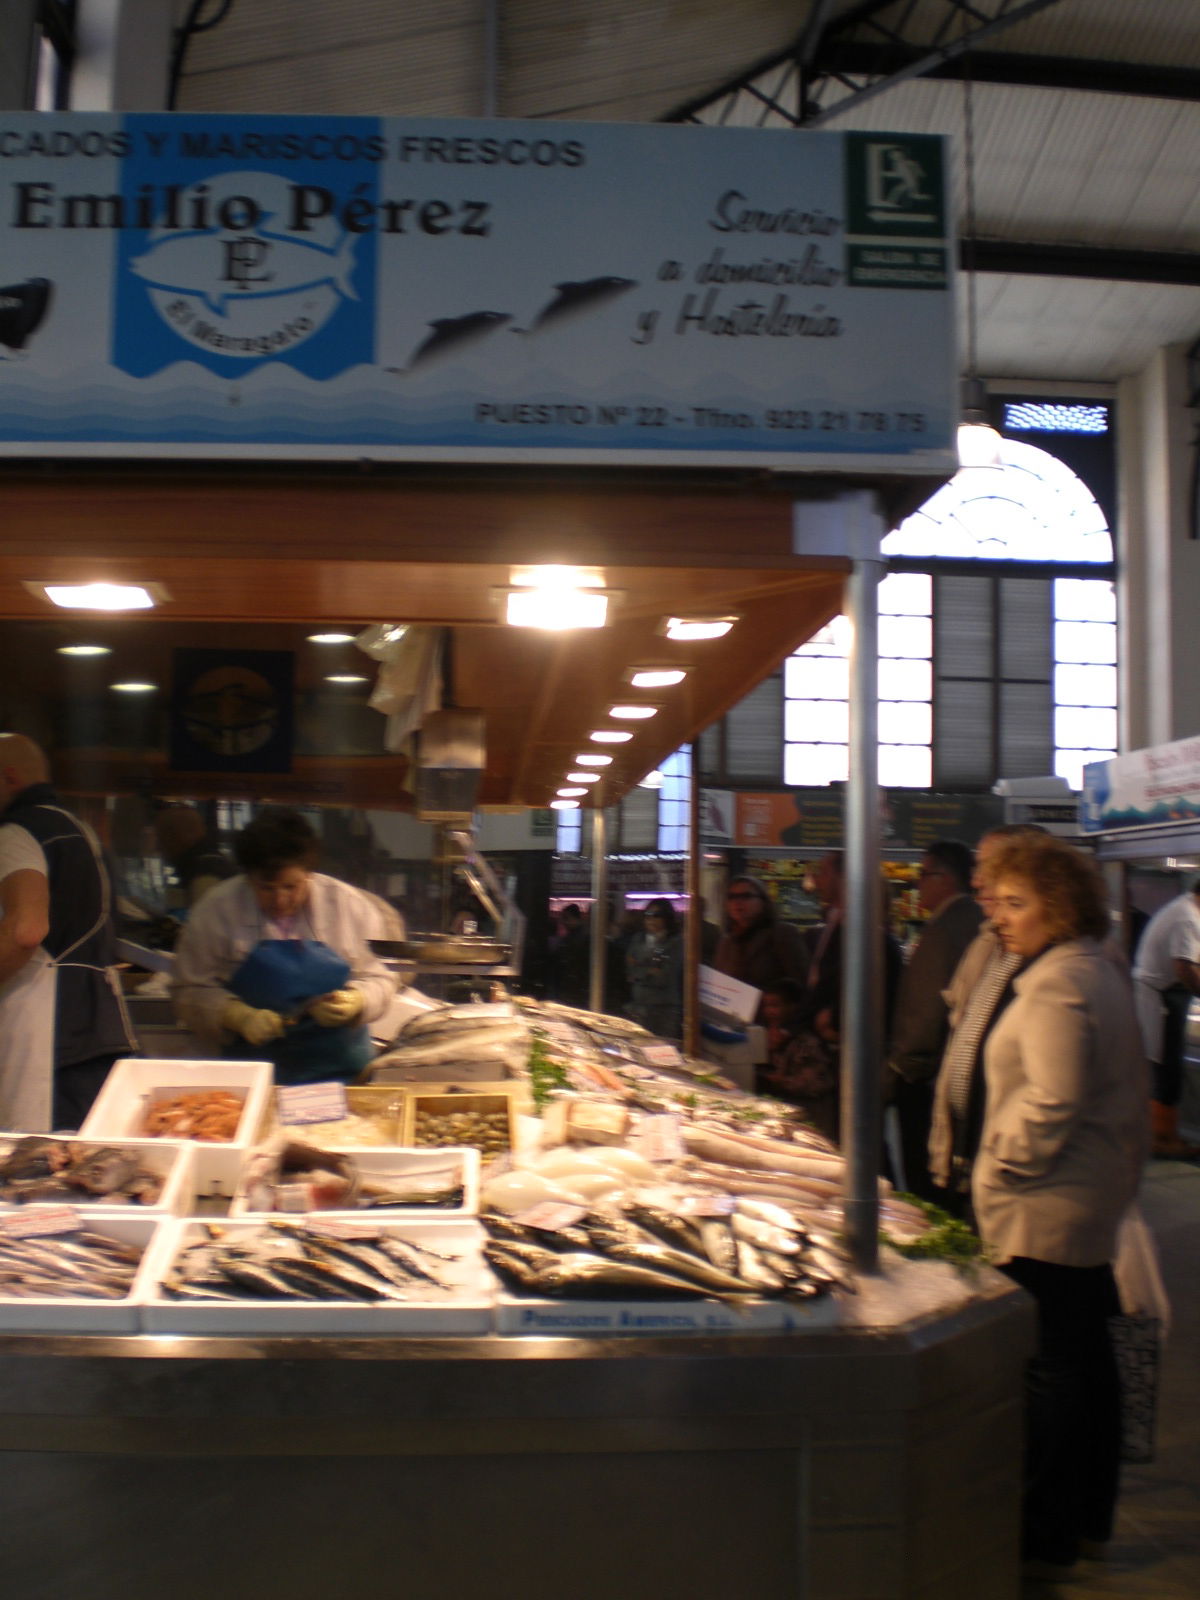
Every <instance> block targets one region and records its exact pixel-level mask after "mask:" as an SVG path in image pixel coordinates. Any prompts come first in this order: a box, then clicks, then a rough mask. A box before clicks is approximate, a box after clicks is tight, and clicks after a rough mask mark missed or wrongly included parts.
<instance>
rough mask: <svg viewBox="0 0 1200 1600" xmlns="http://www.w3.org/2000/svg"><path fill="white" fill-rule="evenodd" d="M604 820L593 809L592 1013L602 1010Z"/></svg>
mask: <svg viewBox="0 0 1200 1600" xmlns="http://www.w3.org/2000/svg"><path fill="white" fill-rule="evenodd" d="M606 822H607V818H606V817H605V815H604V808H603V807H602V806H597V807H596V808H595V810H594V811H593V812H592V915H591V923H590V926H591V939H592V949H591V956H592V965H591V983H590V985H589V988H588V1007H589V1009H590V1010H592V1011H603V1009H604V966H605V958H606V956H607V954H608V940H607V938H606V935H607V933H608V857H607V855H606V854H605V850H606V834H607V828H606Z"/></svg>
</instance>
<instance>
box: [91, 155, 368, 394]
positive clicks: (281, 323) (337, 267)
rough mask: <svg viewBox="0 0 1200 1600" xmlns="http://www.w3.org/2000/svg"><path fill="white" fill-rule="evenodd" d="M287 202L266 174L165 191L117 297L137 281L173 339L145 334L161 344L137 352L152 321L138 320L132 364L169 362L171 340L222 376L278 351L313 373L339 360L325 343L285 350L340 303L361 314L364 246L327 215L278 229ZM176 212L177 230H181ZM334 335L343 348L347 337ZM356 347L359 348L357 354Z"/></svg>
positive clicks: (312, 333) (228, 175)
mask: <svg viewBox="0 0 1200 1600" xmlns="http://www.w3.org/2000/svg"><path fill="white" fill-rule="evenodd" d="M287 208H288V190H287V184H286V182H285V180H284V179H283V178H282V177H279V176H277V175H275V174H272V173H267V172H244V171H236V172H223V173H218V174H215V175H212V176H209V177H206V178H204V179H203V180H201V181H198V182H196V183H193V184H192V185H191V186H190V187H188V188H186V189H178V190H176V191H174V192H173V194H172V197H171V200H170V207H169V210H167V209H164V210H163V211H161V212H160V213H159V215H158V216H157V218H156V220H155V223H154V226H153V227H152V228H150V229H149V230H148V231H147V232H146V234H145V235H144V238H143V239H142V240H141V241H138V242H137V244H136V246H135V247H134V248H132V249H131V251H130V253H129V254H128V255H127V256H126V259H125V263H124V264H125V269H126V274H127V276H126V279H125V283H126V286H127V287H126V288H125V290H124V291H123V298H125V299H126V301H128V294H129V289H128V286H129V285H130V284H131V283H132V280H137V282H138V284H139V285H140V286H141V289H142V291H143V292H144V294H145V295H146V296H147V297H148V300H149V305H150V307H151V308H152V309H153V311H154V312H155V313H156V316H157V319H158V322H159V323H160V324H162V325H165V330H169V331H170V335H172V336H174V337H173V338H170V339H168V340H165V341H164V339H162V338H154V337H153V336H151V339H152V342H153V343H154V344H155V345H160V344H162V345H163V346H164V347H163V348H161V349H154V350H153V351H148V350H147V349H146V336H147V334H148V333H149V327H152V326H153V319H152V321H151V323H150V325H149V327H146V326H143V328H142V329H141V331H140V336H138V337H136V338H135V345H136V347H137V350H136V357H137V361H138V364H139V365H140V364H141V362H142V361H144V360H147V361H149V360H152V365H150V367H149V370H153V369H154V368H155V367H157V366H161V365H165V364H166V363H167V362H169V361H172V360H178V359H179V358H180V351H179V347H178V345H177V344H176V343H175V340H176V339H178V340H182V341H183V342H184V343H185V344H187V345H189V346H191V349H192V353H193V359H199V360H201V361H202V362H203V363H204V364H205V365H206V366H210V367H212V368H213V369H214V370H216V371H218V372H221V373H223V374H225V375H229V376H233V375H235V374H236V373H237V372H239V371H241V372H246V371H249V370H250V369H251V368H252V367H254V366H256V365H259V364H261V363H262V362H264V361H268V360H271V359H278V358H282V359H284V360H287V361H289V362H290V363H291V364H292V365H294V366H297V367H299V368H301V369H302V370H305V371H308V372H309V373H310V375H311V376H314V377H327V376H330V375H331V373H332V372H333V371H336V370H340V369H341V368H342V367H344V366H345V365H346V364H348V362H347V359H346V358H345V357H343V359H335V360H332V361H331V358H330V355H329V353H328V350H327V349H326V352H325V353H324V354H322V355H321V356H320V357H318V356H317V354H316V353H315V352H314V354H313V356H312V357H311V358H307V359H306V358H305V357H301V358H300V359H297V356H296V352H298V351H299V350H300V349H301V347H302V346H304V345H307V344H311V342H312V341H313V340H315V339H316V336H317V335H318V334H320V333H321V332H322V330H323V329H325V328H326V327H327V325H328V324H329V323H330V322H331V321H332V319H333V318H334V317H335V316H337V314H338V313H339V312H340V311H341V310H342V309H343V308H344V307H353V308H355V309H356V311H358V312H360V313H361V314H362V315H363V316H366V317H368V319H369V317H370V308H369V307H366V306H364V305H363V302H364V299H365V298H366V296H367V295H368V294H369V292H370V291H369V287H368V288H367V289H366V290H365V291H364V287H363V284H364V282H366V283H367V284H369V283H370V282H372V281H373V277H372V272H371V269H370V268H369V267H368V266H367V264H366V262H365V260H364V258H365V257H366V256H367V255H368V253H369V252H370V251H371V250H372V249H373V243H372V242H371V241H369V240H366V239H364V237H363V236H362V235H361V234H351V233H347V232H346V231H345V230H344V229H343V228H342V227H341V226H340V224H339V223H338V222H337V221H336V220H334V218H332V217H324V218H316V219H312V220H311V221H310V222H309V223H308V225H307V226H306V228H305V230H304V231H303V232H292V231H285V229H284V226H283V220H284V219H285V218H286V217H287V215H288V209H287ZM183 218H185V219H187V223H188V224H189V225H188V226H180V221H179V219H183ZM197 222H199V224H200V225H199V226H197V225H196V223H197ZM143 304H144V302H143ZM338 326H339V329H340V328H341V324H340V323H339V325H338ZM131 331H132V330H131ZM348 331H349V330H347V332H348ZM163 332H164V329H161V328H160V334H162V333H163ZM364 337H369V335H368V334H364ZM337 342H339V343H341V344H342V347H343V350H344V351H346V350H349V348H350V341H349V340H343V341H337ZM169 347H173V348H169ZM367 353H368V352H366V351H360V353H359V355H358V359H360V360H361V359H363V355H365V354H367ZM132 354H134V352H130V355H132ZM350 359H353V358H352V357H351V358H350ZM119 364H122V365H125V364H126V361H121V362H120V363H119Z"/></svg>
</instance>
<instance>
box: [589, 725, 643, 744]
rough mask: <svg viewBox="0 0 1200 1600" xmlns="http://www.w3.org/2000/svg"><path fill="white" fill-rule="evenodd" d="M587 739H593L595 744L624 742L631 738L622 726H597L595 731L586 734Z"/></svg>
mask: <svg viewBox="0 0 1200 1600" xmlns="http://www.w3.org/2000/svg"><path fill="white" fill-rule="evenodd" d="M588 738H589V739H594V740H595V741H596V743H597V744H625V743H627V741H628V740H630V739H632V738H633V735H632V734H631V733H627V732H626V731H625V729H624V728H597V729H596V731H595V733H589V734H588Z"/></svg>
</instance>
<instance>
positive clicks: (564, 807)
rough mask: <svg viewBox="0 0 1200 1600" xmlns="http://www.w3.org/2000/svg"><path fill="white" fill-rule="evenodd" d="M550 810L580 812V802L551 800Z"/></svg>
mask: <svg viewBox="0 0 1200 1600" xmlns="http://www.w3.org/2000/svg"><path fill="white" fill-rule="evenodd" d="M550 809H551V811H578V810H579V801H578V800H551V802H550Z"/></svg>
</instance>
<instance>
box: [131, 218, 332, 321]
mask: <svg viewBox="0 0 1200 1600" xmlns="http://www.w3.org/2000/svg"><path fill="white" fill-rule="evenodd" d="M356 242H357V241H356V238H355V237H354V236H353V235H349V234H347V235H346V236H344V237H343V239H342V241H341V243H340V244H338V245H336V246H333V247H331V248H327V247H326V246H324V245H319V244H313V243H312V242H311V241H308V240H302V239H292V238H289V237H287V236H286V235H284V234H277V233H269V232H268V231H267V230H266V229H265V228H258V229H256V230H255V231H254V232H253V233H249V234H242V233H231V232H230V231H229V230H227V229H222V228H206V229H204V230H202V231H200V232H196V233H177V234H172V235H170V236H169V237H165V238H162V239H159V240H158V241H157V242H156V243H154V244H152V245H151V246H150V248H149V249H148V250H146V251H145V252H144V253H143V254H142V255H140V256H135V257H134V258H133V260H132V261H130V263H129V268H130V271H131V272H135V273H136V274H137V275H138V277H139V278H142V279H144V280H145V282H146V283H148V284H150V286H151V287H152V288H155V289H166V290H172V291H174V292H175V293H177V294H190V295H194V296H195V297H196V298H197V299H199V300H203V301H204V303H205V304H206V305H207V306H209V307H210V308H211V309H212V310H213V311H214V312H215V313H216V315H217V316H224V315H225V308H226V306H227V304H228V303H229V301H231V300H236V301H241V300H261V299H265V298H267V297H269V296H272V295H284V294H296V293H299V292H300V291H302V290H305V289H316V288H318V287H320V286H321V285H322V284H329V285H331V287H333V288H334V289H336V290H337V292H338V294H340V295H341V296H342V297H343V298H344V299H347V300H357V299H358V295H357V293H356V292H355V290H354V286H353V285H352V284H351V282H350V276H351V273H352V272H353V271H354V266H355V262H354V248H355V244H356Z"/></svg>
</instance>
